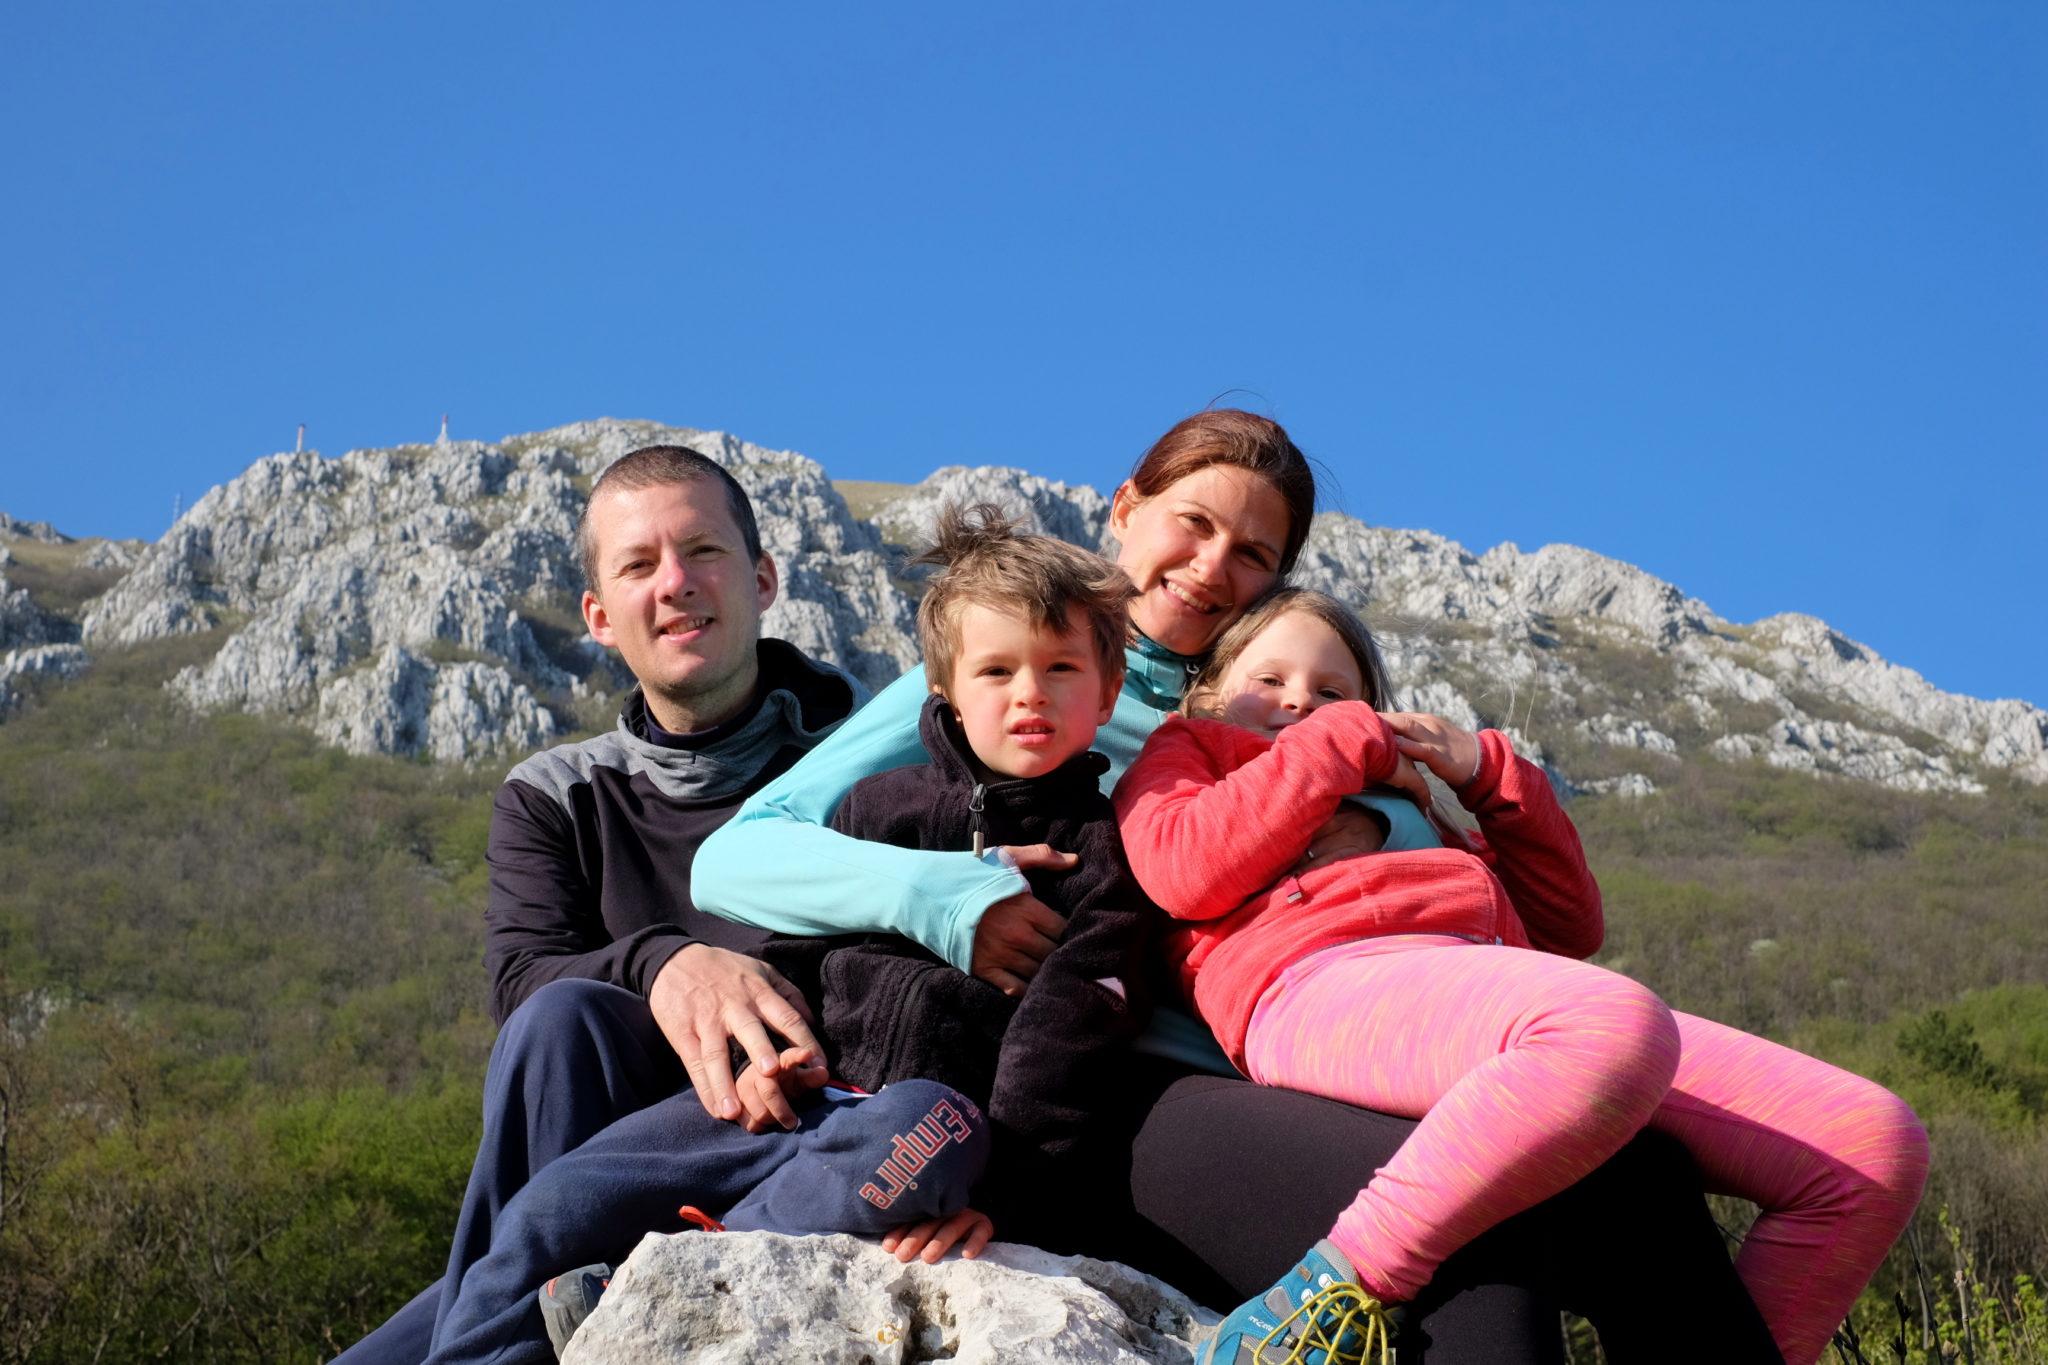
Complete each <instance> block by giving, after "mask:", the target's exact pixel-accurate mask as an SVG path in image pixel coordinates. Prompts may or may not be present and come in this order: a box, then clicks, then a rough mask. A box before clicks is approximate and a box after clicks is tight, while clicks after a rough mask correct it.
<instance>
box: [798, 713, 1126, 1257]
mask: <svg viewBox="0 0 2048 1365" xmlns="http://www.w3.org/2000/svg"><path fill="white" fill-rule="evenodd" d="M918 736H919V738H920V739H922V740H923V741H924V746H925V749H926V751H927V752H929V753H930V754H931V756H932V761H931V762H930V763H928V764H918V765H915V766H912V767H907V768H894V769H891V770H890V771H888V772H884V773H877V774H875V775H874V776H873V777H869V778H865V779H863V780H862V781H861V782H859V783H857V784H856V785H855V786H854V787H853V789H852V790H851V791H849V792H848V793H847V795H846V798H845V799H844V800H843V801H841V802H840V804H839V807H838V809H837V810H835V811H834V812H833V815H832V827H833V828H834V829H836V830H839V831H840V832H841V833H845V834H851V835H853V836H854V837H856V838H861V839H870V840H874V841H876V842H880V843H888V844H894V845H896V846H898V847H900V848H915V849H926V850H938V851H959V852H962V853H967V852H971V851H972V849H973V843H974V832H975V829H976V827H977V825H978V826H979V827H980V829H981V833H982V839H983V843H984V845H985V846H986V847H988V848H991V849H993V848H996V847H998V846H1000V845H1004V844H1040V843H1043V844H1050V845H1051V846H1052V847H1054V848H1056V849H1059V850H1061V851H1063V852H1068V853H1074V854H1077V855H1079V858H1080V861H1079V862H1078V863H1077V864H1076V865H1075V866H1074V867H1072V868H1069V869H1067V870H1065V871H1032V872H1027V873H1026V874H1025V876H1026V879H1027V880H1028V881H1029V882H1030V883H1031V891H1032V894H1033V895H1035V896H1037V897H1038V899H1039V900H1041V901H1043V902H1044V903H1045V904H1046V905H1047V906H1048V907H1049V908H1051V909H1053V910H1055V911H1057V912H1058V913H1060V914H1062V915H1065V916H1066V917H1067V930H1066V933H1065V935H1064V936H1063V937H1062V938H1061V940H1060V944H1059V946H1058V947H1057V948H1055V949H1054V950H1053V952H1052V953H1051V955H1050V956H1048V957H1047V958H1046V960H1045V963H1044V965H1043V966H1041V967H1040V969H1039V972H1038V975H1037V976H1036V977H1035V978H1034V979H1033V981H1032V983H1031V987H1030V989H1029V990H1028V991H1026V992H1025V994H1024V998H1023V999H1022V1001H1021V1002H1020V1001H1013V1000H1011V999H1010V998H1009V997H1008V996H1006V995H1004V994H1003V993H1002V992H1001V991H999V990H997V989H996V988H995V987H994V986H991V985H989V984H988V983H987V982H985V981H981V980H979V979H977V978H975V977H972V976H969V975H968V974H967V973H965V972H962V971H960V970H959V969H957V968H955V967H952V966H950V965H948V964H947V963H945V962H943V961H941V960H940V959H939V958H938V957H936V956H934V955H933V954H931V953H929V952H927V951H926V950H925V949H924V948H922V947H920V946H919V945H917V944H915V943H912V942H911V941H910V940H908V939H904V938H899V937H896V936H893V935H868V936H861V937H855V938H837V939H824V940H819V939H808V940H807V939H777V940H775V941H773V942H771V943H770V944H768V945H767V946H766V947H765V948H764V949H763V951H762V956H763V957H765V958H767V959H768V960H769V961H770V962H773V963H774V964H775V965H776V966H777V967H779V968H781V969H782V970H783V971H784V973H785V974H786V975H788V976H790V978H791V979H792V980H794V981H796V982H797V983H798V984H799V985H800V986H802V987H803V988H804V990H805V992H806V994H807V995H809V996H810V998H811V1000H812V1003H813V1005H814V1006H815V1007H816V1008H817V1010H818V1015H819V1025H820V1027H819V1035H820V1037H821V1038H823V1039H824V1040H825V1041H826V1046H827V1048H828V1050H830V1052H831V1053H832V1057H831V1061H832V1064H833V1068H834V1074H836V1075H839V1076H842V1077H844V1078H845V1079H846V1080H848V1081H851V1082H853V1083H854V1084H856V1085H860V1086H864V1087H867V1088H874V1087H876V1086H879V1085H883V1084H886V1083H888V1082H890V1081H894V1080H899V1079H905V1078H908V1077H912V1076H922V1077H925V1078H927V1079H930V1080H937V1081H943V1082H945V1083H946V1084H947V1085H950V1086H952V1087H954V1088H955V1089H957V1090H960V1091H961V1092H963V1093H964V1094H966V1095H968V1096H969V1097H971V1098H973V1099H975V1100H976V1101H985V1102H986V1108H987V1110H988V1114H989V1117H990V1118H991V1119H993V1120H994V1121H995V1123H996V1126H997V1148H996V1152H997V1157H996V1160H997V1163H998V1166H1000V1167H1003V1168H1004V1170H1003V1173H1002V1174H1001V1176H1000V1183H1001V1184H1002V1185H1003V1186H1004V1187H1005V1188H1006V1189H1012V1190H1014V1191H1015V1192H1016V1194H1017V1195H1018V1196H1019V1197H1020V1198H1030V1197H1034V1196H1040V1195H1042V1194H1043V1193H1044V1191H1043V1189H1042V1188H1041V1182H1043V1181H1045V1180H1058V1181H1062V1182H1064V1183H1066V1184H1067V1185H1069V1186H1070V1187H1071V1186H1072V1185H1073V1183H1074V1182H1075V1181H1077V1180H1079V1179H1082V1177H1081V1176H1080V1175H1079V1174H1078V1172H1079V1171H1080V1169H1081V1163H1084V1162H1088V1163H1096V1158H1098V1157H1104V1158H1108V1157H1109V1154H1110V1153H1111V1152H1112V1151H1114V1150H1115V1149H1116V1148H1117V1147H1118V1146H1119V1144H1120V1145H1121V1149H1122V1150H1121V1152H1120V1153H1117V1155H1116V1157H1115V1158H1111V1159H1109V1164H1110V1165H1116V1164H1118V1162H1119V1161H1120V1162H1121V1164H1124V1165H1127V1164H1128V1159H1129V1158H1128V1152H1129V1141H1130V1131H1129V1128H1128V1127H1127V1126H1126V1125H1125V1124H1124V1123H1123V1122H1122V1121H1120V1120H1119V1119H1116V1118H1112V1117H1110V1116H1112V1115H1118V1114H1122V1113H1124V1112H1125V1111H1126V1110H1127V1109H1128V1106H1127V1105H1125V1104H1122V1103H1120V1101H1121V1099H1122V1098H1123V1095H1122V1092H1123V1090H1124V1089H1125V1088H1127V1083H1128V1074H1127V1073H1128V1068H1129V1065H1130V1060H1131V1057H1130V1053H1129V1050H1128V1048H1127V1046H1126V1044H1128V1043H1129V1041H1130V1040H1131V1038H1132V1037H1134V1036H1135V1035H1136V1033H1137V1032H1138V1030H1139V1029H1140V1028H1142V1027H1143V1025H1144V1022H1145V1019H1146V1018H1147V1016H1148V1014H1149V1012H1150V994H1149V991H1148V990H1147V986H1146V971H1147V963H1148V961H1149V957H1150V951H1149V950H1150V947H1151V944H1152V942H1153V937H1154V935H1155V934H1156V933H1157V932H1158V929H1159V926H1160V924H1161V923H1162V922H1163V921H1162V916H1161V913H1160V911H1159V910H1158V909H1157V908H1156V907H1154V906H1153V905H1152V903H1151V902H1150V901H1148V900H1147V899H1146V897H1145V894H1144V892H1142V891H1140V890H1139V889H1138V885H1137V882H1136V881H1135V880H1134V879H1133V878H1132V876H1131V873H1130V869H1129V867H1128V866H1127V865H1126V863H1125V862H1124V856H1123V846H1122V844H1121V843H1120V842H1119V841H1118V839H1117V833H1116V813H1115V811H1114V810H1113V809H1112V808H1111V807H1110V804H1109V798H1108V797H1107V796H1105V795H1104V794H1103V793H1102V790H1101V778H1102V774H1103V773H1104V772H1106V771H1107V770H1108V767H1109V760H1108V759H1106V758H1104V757H1103V756H1102V755H1100V754H1097V753H1086V754H1081V755H1078V756H1077V757H1075V758H1072V759H1069V760H1068V761H1067V762H1066V763H1065V764H1063V765H1061V766H1060V767H1059V768H1058V769H1057V770H1056V771H1054V772H1051V773H1048V774H1046V775H1045V776H1044V777H1038V778H1029V779H1011V780H1007V781H996V782H989V783H983V782H980V781H979V780H977V778H976V776H975V773H974V769H973V768H972V767H971V766H970V763H969V759H968V754H969V750H968V747H967V742H966V738H965V736H964V735H962V734H961V732H960V727H959V725H958V723H957V722H956V721H955V720H954V718H953V714H952V710H951V708H949V707H948V706H946V704H945V703H944V701H943V700H941V699H940V698H938V697H933V698H932V699H931V701H930V702H928V703H927V704H926V706H925V709H924V713H923V715H922V716H921V717H920V719H919V724H918ZM977 798H978V799H977ZM977 807H979V809H976V808H977ZM1020 1164H1022V1165H1026V1166H1031V1167H1035V1168H1036V1170H1035V1172H1027V1171H1020V1170H1019V1169H1018V1166H1019V1165H1020ZM1104 1169H1106V1167H1104V1166H1103V1165H1101V1164H1100V1163H1096V1164H1095V1166H1094V1174H1093V1175H1092V1176H1090V1177H1088V1179H1089V1180H1090V1183H1093V1182H1095V1181H1099V1180H1100V1179H1102V1178H1103V1176H1102V1174H1101V1173H1102V1171H1103V1170H1104ZM1005 1235H1008V1234H1007V1233H1006V1234H1005Z"/></svg>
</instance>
